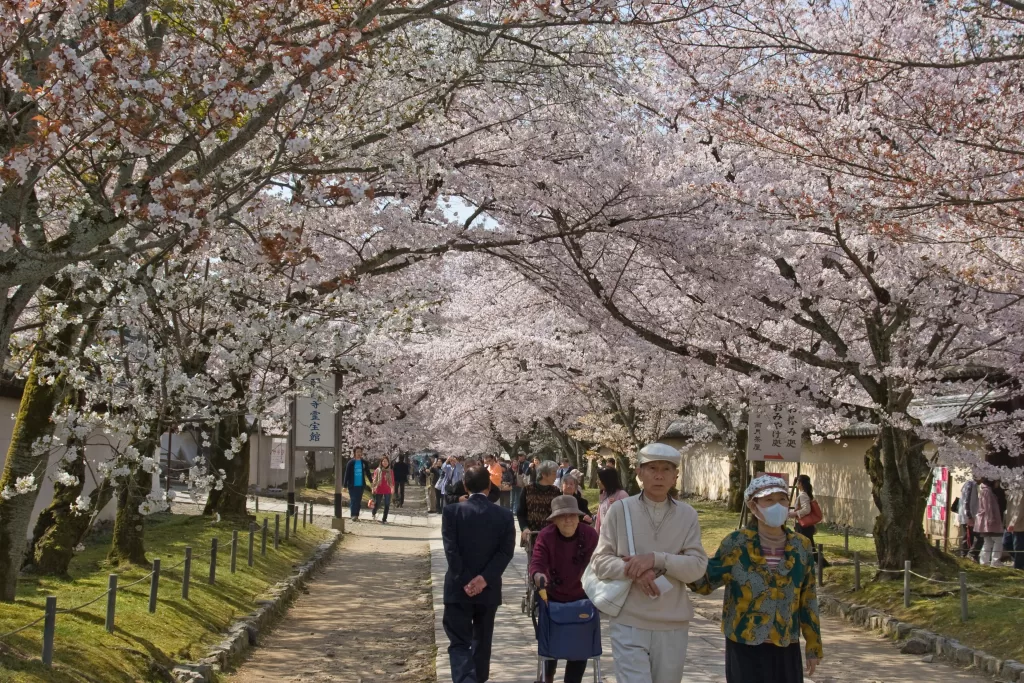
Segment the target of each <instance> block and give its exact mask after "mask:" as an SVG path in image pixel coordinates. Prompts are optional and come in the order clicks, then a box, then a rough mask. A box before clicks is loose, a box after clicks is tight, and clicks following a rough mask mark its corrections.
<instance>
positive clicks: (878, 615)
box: [694, 593, 1024, 683]
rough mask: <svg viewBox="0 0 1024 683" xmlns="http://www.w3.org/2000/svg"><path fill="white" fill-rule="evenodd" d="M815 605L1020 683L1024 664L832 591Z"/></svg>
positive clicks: (907, 650)
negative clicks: (832, 593)
mask: <svg viewBox="0 0 1024 683" xmlns="http://www.w3.org/2000/svg"><path fill="white" fill-rule="evenodd" d="M818 607H819V609H820V610H821V612H822V613H823V614H831V615H833V616H837V617H841V618H843V619H844V620H846V621H848V622H851V623H853V624H856V625H858V626H862V627H864V628H866V629H869V630H872V631H881V632H882V633H884V634H885V635H887V636H890V637H892V638H894V639H896V640H903V641H905V642H904V643H903V645H902V647H900V652H902V653H904V654H909V655H928V656H930V657H941V658H942V659H944V660H946V661H947V662H950V663H952V664H956V665H958V666H961V667H974V668H975V669H976V670H977V671H978V672H979V673H985V674H988V675H990V676H993V677H995V679H996V680H997V681H1000V683H1024V664H1021V663H1020V662H1018V661H1016V660H1013V659H999V658H998V657H994V656H992V655H990V654H988V653H987V652H983V651H981V650H974V649H971V648H969V647H967V646H966V645H964V644H962V643H961V642H960V641H958V640H955V639H953V638H946V637H945V636H940V635H938V634H935V633H932V632H931V631H926V630H924V629H922V628H919V627H917V626H915V625H913V624H908V623H906V622H904V621H900V620H899V619H896V618H895V617H893V616H891V615H889V614H886V613H885V612H882V611H881V610H877V609H874V608H873V607H868V606H867V605H858V604H855V603H849V602H844V601H843V600H840V599H839V598H837V597H835V596H833V595H828V594H822V593H819V594H818ZM694 611H695V612H696V613H697V614H699V615H700V616H702V617H704V618H705V619H708V620H710V621H714V622H721V621H722V613H721V612H720V611H718V610H714V609H710V608H707V607H705V606H703V605H694Z"/></svg>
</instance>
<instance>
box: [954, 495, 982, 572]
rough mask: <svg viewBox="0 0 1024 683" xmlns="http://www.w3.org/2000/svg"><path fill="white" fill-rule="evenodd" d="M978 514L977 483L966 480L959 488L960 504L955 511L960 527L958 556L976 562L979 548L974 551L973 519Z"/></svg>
mask: <svg viewBox="0 0 1024 683" xmlns="http://www.w3.org/2000/svg"><path fill="white" fill-rule="evenodd" d="M977 514H978V483H977V482H976V481H974V479H968V480H967V481H965V482H964V483H963V486H961V487H960V503H959V507H958V509H957V513H956V516H957V520H956V521H957V523H958V524H959V525H960V556H961V557H973V558H974V561H975V562H977V561H978V555H979V553H980V551H981V549H980V547H979V548H978V549H975V547H974V541H975V533H974V518H975V516H977Z"/></svg>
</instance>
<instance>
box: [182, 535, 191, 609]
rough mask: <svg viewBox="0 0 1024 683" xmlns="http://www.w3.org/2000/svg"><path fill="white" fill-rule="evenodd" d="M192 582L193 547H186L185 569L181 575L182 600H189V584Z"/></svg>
mask: <svg viewBox="0 0 1024 683" xmlns="http://www.w3.org/2000/svg"><path fill="white" fill-rule="evenodd" d="M191 580H192V547H191V546H185V569H184V571H182V573H181V599H182V600H188V584H189V581H191Z"/></svg>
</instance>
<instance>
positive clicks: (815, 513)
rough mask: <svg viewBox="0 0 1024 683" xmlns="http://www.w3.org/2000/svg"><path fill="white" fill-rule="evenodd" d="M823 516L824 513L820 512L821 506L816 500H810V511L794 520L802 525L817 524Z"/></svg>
mask: <svg viewBox="0 0 1024 683" xmlns="http://www.w3.org/2000/svg"><path fill="white" fill-rule="evenodd" d="M824 518H825V517H824V515H822V514H821V507H820V506H819V505H818V501H816V500H812V501H811V511H810V512H809V513H808V514H806V515H804V516H803V517H801V518H800V519H798V520H796V521H797V523H799V524H800V526H802V527H809V526H814V525H815V524H818V523H819V522H821V520H822V519H824Z"/></svg>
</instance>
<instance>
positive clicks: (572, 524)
mask: <svg viewBox="0 0 1024 683" xmlns="http://www.w3.org/2000/svg"><path fill="white" fill-rule="evenodd" d="M582 516H583V513H582V512H580V510H579V505H578V504H577V503H576V499H575V498H573V497H572V496H565V495H563V496H558V497H557V498H555V499H554V500H552V501H551V515H550V516H549V517H548V520H549V521H550V522H551V524H550V525H548V526H547V527H545V528H544V530H543V531H541V532H540V534H538V535H537V541H536V543H535V544H534V546H533V558H532V559H531V561H530V576H531V577H532V578H533V581H534V583H535V584H536V585H537V587H538V588H545V589H546V590H547V592H548V600H550V601H551V602H575V601H577V600H584V599H586V597H587V594H586V593H585V592H584V590H583V570H584V569H586V568H587V565H588V564H590V558H591V556H592V555H593V554H594V549H595V548H597V532H596V531H594V530H593V529H592V528H591V527H589V526H587V525H586V524H580V518H581V517H582ZM544 666H545V674H544V680H545V682H546V683H551V682H552V681H553V680H554V678H555V669H557V668H558V662H557V661H555V660H548V661H547V662H545V664H544ZM586 670H587V660H585V659H584V660H579V661H576V660H574V661H568V662H566V663H565V678H564V679H563V680H564V681H565V683H581V681H582V680H583V674H584V673H585V672H586Z"/></svg>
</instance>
